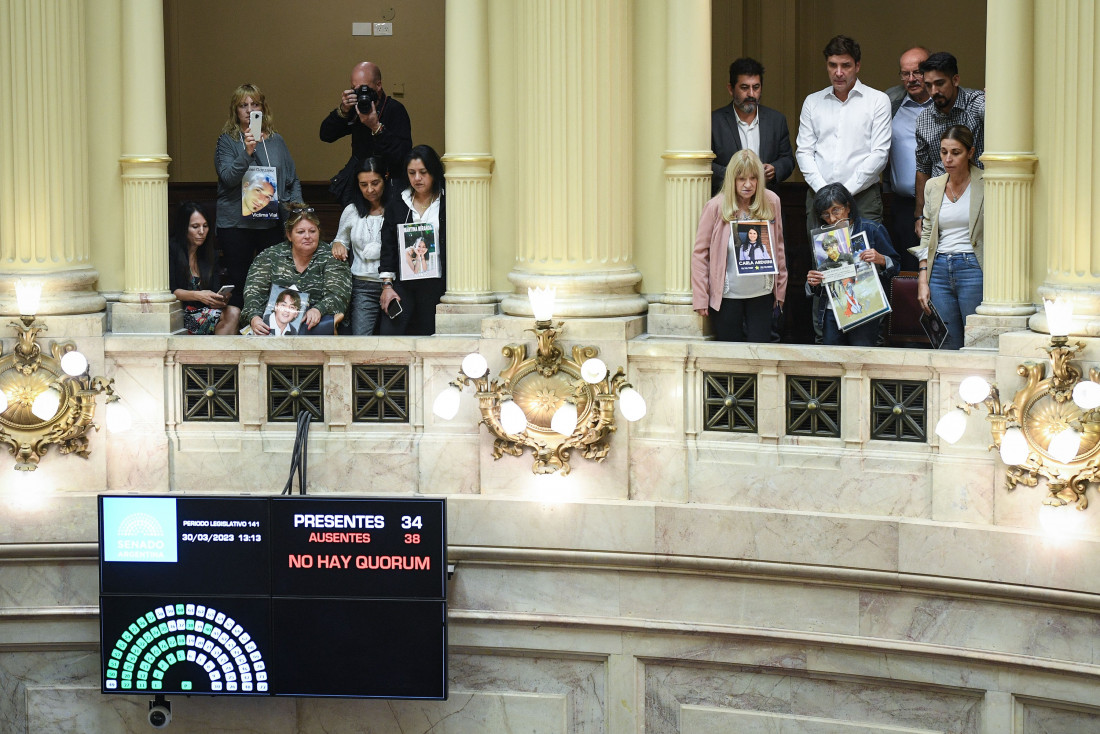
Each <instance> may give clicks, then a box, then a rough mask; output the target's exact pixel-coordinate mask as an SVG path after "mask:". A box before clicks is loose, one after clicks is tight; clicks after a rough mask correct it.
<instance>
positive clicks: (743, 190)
mask: <svg viewBox="0 0 1100 734" xmlns="http://www.w3.org/2000/svg"><path fill="white" fill-rule="evenodd" d="M764 183H765V179H764V164H763V163H761V162H760V158H758V157H757V155H756V153H753V152H752V151H751V150H748V149H744V150H739V151H737V152H736V153H734V155H733V157H732V158H730V162H729V165H728V166H726V175H725V178H724V179H723V181H722V189H721V190H720V191H719V192H718V195H717V196H715V197H714V198H712V199H711V200H710V201H708V202H707V204H706V206H705V207H703V215H702V217H701V218H700V219H699V229H698V231H697V233H696V235H695V249H694V251H693V252H692V256H691V291H692V299H693V304H692V307H693V308H694V309H695V312H696V313H698V314H699V315H700V316H707V317H709V320H710V324H711V329H712V330H713V332H714V338H715V339H717V340H718V341H727V342H744V341H750V342H767V341H771V330H772V311H773V309H774V308H782V307H783V301H784V299H785V298H786V295H787V262H786V256H785V252H784V246H783V217H782V212H781V210H780V203H779V196H778V195H777V194H775V192H773V191H769V190H768V189H767V188H766V187H765V186H764ZM746 220H752V221H758V222H761V221H762V222H767V229H768V231H769V232H770V242H771V251H772V253H774V254H773V255H772V258H771V259H772V260H773V261H774V267H772V268H770V269H771V270H773V271H774V273H771V274H755V273H745V272H744V271H745V270H746V269H747V268H755V267H756V265H755V263H757V262H758V260H756V259H754V258H752V257H747V258H746V259H743V260H738V252H739V250H740V249H741V239H740V237H739V236H738V235H739V232H738V228H737V227H735V226H734V224H735V223H736V222H739V221H746ZM761 228H762V225H761V226H760V227H759V228H758V227H757V226H756V225H749V226H748V228H747V229H746V231H745V233H744V234H745V244H746V245H748V244H749V242H750V240H752V243H753V244H752V246H751V247H750V248H748V249H747V250H746V255H749V254H751V253H752V250H758V249H763V248H762V247H759V248H758V247H756V241H755V240H753V235H754V234H755V235H756V239H757V240H763V239H764V238H763V236H762V235H761V231H760V229H761ZM748 263H751V265H749V264H748Z"/></svg>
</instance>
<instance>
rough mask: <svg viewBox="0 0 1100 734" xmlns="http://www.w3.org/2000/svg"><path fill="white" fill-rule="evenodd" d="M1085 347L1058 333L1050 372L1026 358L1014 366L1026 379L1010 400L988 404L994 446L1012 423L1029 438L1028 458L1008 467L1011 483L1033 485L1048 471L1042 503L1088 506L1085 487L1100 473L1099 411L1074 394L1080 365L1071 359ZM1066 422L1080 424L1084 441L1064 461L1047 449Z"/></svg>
mask: <svg viewBox="0 0 1100 734" xmlns="http://www.w3.org/2000/svg"><path fill="white" fill-rule="evenodd" d="M1082 347H1083V345H1082V344H1081V343H1080V342H1078V343H1077V344H1074V345H1070V346H1067V345H1066V343H1065V340H1064V339H1062V340H1061V341H1059V340H1057V339H1055V340H1054V342H1053V345H1052V347H1051V348H1048V349H1046V351H1047V354H1048V356H1049V357H1050V365H1051V376H1050V377H1046V365H1045V364H1043V363H1035V362H1025V363H1024V364H1021V365H1020V366H1019V367H1017V369H1016V372H1017V374H1019V375H1020V376H1021V377H1023V378H1024V379H1025V381H1026V382H1025V384H1024V386H1023V387H1022V388H1021V389H1020V390H1019V391H1018V392H1017V393H1016V395H1015V397H1014V398H1013V400H1012V402H1011V403H1009V404H1007V405H1005V406H1004V408H1003V410H1002V409H1001V408H1000V406H999V405H997V406H995V407H994V406H989V405H988V404H987V407H989V408H990V416H989V420H990V421H991V423H992V433H993V443H994V446H995V447H998V448H999V447H1000V445H1001V439H1002V437H1003V436H1004V433H1005V430H1006V427H1007V424H1008V423H1013V424H1016V425H1018V426H1019V428H1020V430H1021V431H1023V434H1024V438H1025V439H1026V441H1027V445H1028V449H1029V453H1028V458H1027V460H1026V461H1025V462H1023V463H1022V464H1020V465H1019V466H1009V467H1006V470H1005V480H1006V484H1007V486H1008V488H1009V489H1013V488H1015V487H1016V486H1017V485H1019V484H1023V485H1026V486H1029V487H1034V486H1036V485H1037V484H1038V480H1039V478H1040V477H1044V478H1046V479H1047V490H1048V492H1047V496H1046V497H1045V498H1044V500H1043V502H1044V504H1048V505H1054V506H1065V505H1069V504H1074V505H1075V506H1076V507H1077V509H1079V510H1083V509H1085V508H1086V507H1088V499H1087V498H1086V496H1085V490H1086V489H1088V486H1089V484H1090V483H1093V482H1096V481H1098V477H1100V421H1098V418H1100V414H1098V411H1096V410H1092V411H1089V412H1087V413H1086V412H1084V411H1082V410H1081V409H1080V408H1079V407H1078V406H1077V404H1076V403H1074V402H1073V400H1072V393H1073V388H1074V386H1076V384H1077V383H1078V381H1080V379H1081V370H1080V369H1078V368H1077V367H1075V366H1074V365H1072V364H1071V363H1070V359H1071V358H1072V357H1073V356H1074V355H1075V354H1076V353H1077V352H1078V351H1079V350H1080V349H1082ZM1093 373H1095V370H1093ZM994 402H995V401H994ZM1066 428H1074V429H1075V430H1077V432H1078V433H1079V434H1080V436H1081V444H1080V447H1079V448H1078V450H1077V455H1076V456H1075V457H1074V459H1073V460H1072V461H1070V462H1068V463H1062V462H1060V461H1058V460H1057V459H1056V458H1055V457H1054V456H1052V455H1051V453H1050V450H1049V449H1050V443H1051V440H1052V439H1053V438H1054V437H1055V436H1056V435H1058V434H1059V433H1060V432H1062V431H1063V430H1065V429H1066Z"/></svg>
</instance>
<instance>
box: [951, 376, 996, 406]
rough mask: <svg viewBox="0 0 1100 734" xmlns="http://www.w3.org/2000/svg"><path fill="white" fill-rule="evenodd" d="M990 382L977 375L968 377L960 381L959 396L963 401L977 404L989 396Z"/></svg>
mask: <svg viewBox="0 0 1100 734" xmlns="http://www.w3.org/2000/svg"><path fill="white" fill-rule="evenodd" d="M989 389H990V388H989V383H988V382H986V381H985V380H984V379H983V378H981V377H978V376H977V375H972V376H970V377H967V378H966V379H965V380H963V381H962V382H960V383H959V396H960V397H962V399H963V401H965V402H967V403H970V404H971V405H975V404H976V403H980V402H982V401H983V400H985V399H986V398H988V397H989Z"/></svg>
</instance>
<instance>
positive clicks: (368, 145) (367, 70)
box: [320, 61, 412, 206]
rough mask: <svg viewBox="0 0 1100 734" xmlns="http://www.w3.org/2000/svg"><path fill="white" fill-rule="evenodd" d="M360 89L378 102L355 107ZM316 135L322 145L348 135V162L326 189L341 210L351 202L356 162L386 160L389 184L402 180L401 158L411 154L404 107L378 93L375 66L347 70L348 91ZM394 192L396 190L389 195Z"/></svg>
mask: <svg viewBox="0 0 1100 734" xmlns="http://www.w3.org/2000/svg"><path fill="white" fill-rule="evenodd" d="M364 85H365V86H368V87H370V88H371V89H372V90H374V93H375V94H376V95H377V96H378V101H377V102H369V103H368V102H367V100H364V104H362V105H359V106H358V107H357V105H356V103H357V102H358V98H357V97H356V94H355V90H356V89H357V88H359V87H361V86H364ZM368 107H369V109H368ZM320 134H321V140H323V141H324V142H326V143H333V142H335V141H337V140H339V139H340V138H342V137H344V136H345V135H351V158H350V159H349V160H348V162H347V164H346V165H345V166H344V170H342V171H340V173H338V174H336V176H335V177H334V178H333V180H332V186H330V187H329V191H331V192H332V193H333V195H334V196H336V197H337V198H339V199H340V203H341V204H343V205H344V206H347V205H348V204H349V203H350V202H351V197H352V194H353V192H354V191H355V184H356V181H355V172H356V170H357V169H358V167H359V164H360V162H361V161H364V160H366V159H367V158H370V157H371V156H378V157H381V158H384V159H385V160H386V164H387V166H388V167H389V172H390V176H391V178H392V179H393V180H395V181H398V182H400V181H403V180H404V175H403V173H404V172H403V171H402V167H403V166H404V165H405V156H406V155H408V153H409V151H410V150H412V123H411V122H410V121H409V113H408V112H407V111H406V110H405V105H403V104H401V103H400V102H398V101H397V100H396V99H394V98H393V97H388V96H386V93H385V91H384V90H383V89H382V71H381V70H380V69H379V68H378V67H377V66H376V65H375V64H372V63H371V62H369V61H364V62H362V63H360V64H356V65H355V68H353V69H352V70H351V89H345V90H344V92H343V94H342V95H341V96H340V104H339V105H338V106H337V107H336V109H334V110H333V111H332V112H330V113H329V114H328V117H326V118H325V119H324V120H322V121H321V133H320ZM397 188H399V186H396V187H394V189H391V191H392V190H396V189H397ZM398 193H400V192H398Z"/></svg>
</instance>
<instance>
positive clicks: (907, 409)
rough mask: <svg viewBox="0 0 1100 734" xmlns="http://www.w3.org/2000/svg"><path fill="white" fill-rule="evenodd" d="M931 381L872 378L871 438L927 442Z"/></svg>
mask: <svg viewBox="0 0 1100 734" xmlns="http://www.w3.org/2000/svg"><path fill="white" fill-rule="evenodd" d="M927 396H928V388H927V383H924V382H919V381H915V380H871V438H873V439H875V440H878V441H913V442H916V443H923V442H924V441H926V440H928V434H927V430H928V429H927V426H928V424H927V422H926V416H927V412H928V411H927V403H928V398H927Z"/></svg>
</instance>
